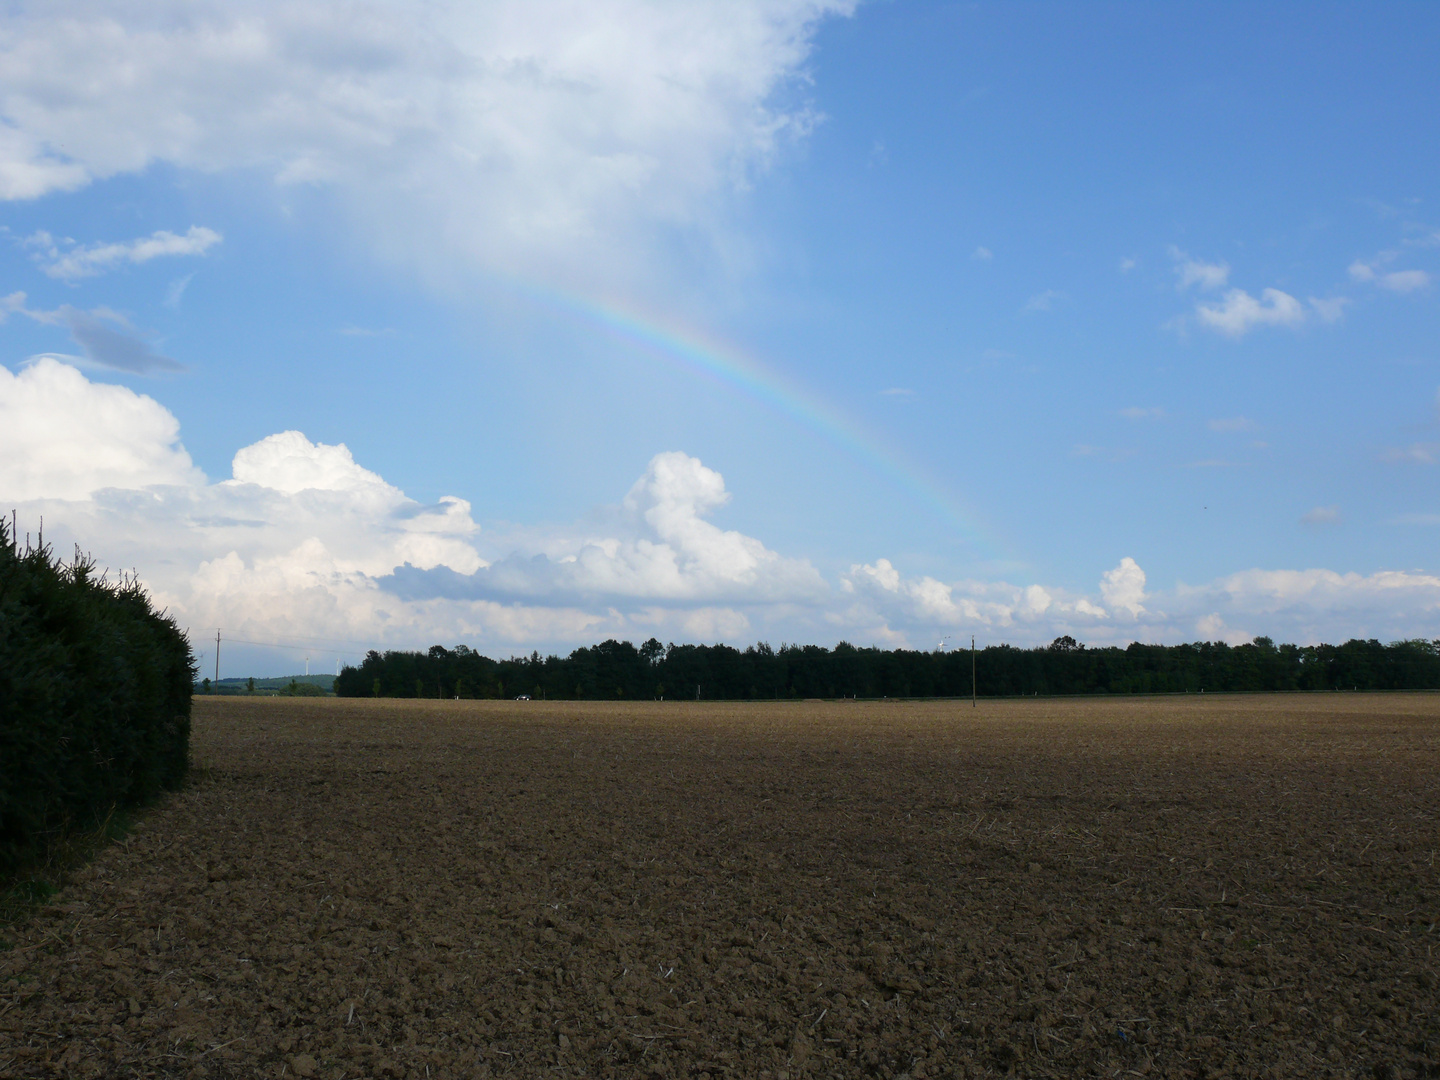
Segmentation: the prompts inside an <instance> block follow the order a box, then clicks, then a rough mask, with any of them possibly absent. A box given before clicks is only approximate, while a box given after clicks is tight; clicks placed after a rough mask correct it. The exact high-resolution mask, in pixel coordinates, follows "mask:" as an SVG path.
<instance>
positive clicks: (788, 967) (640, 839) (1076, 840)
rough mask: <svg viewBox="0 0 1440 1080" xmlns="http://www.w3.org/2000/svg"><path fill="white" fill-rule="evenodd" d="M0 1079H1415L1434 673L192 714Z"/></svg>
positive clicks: (2, 1042)
mask: <svg viewBox="0 0 1440 1080" xmlns="http://www.w3.org/2000/svg"><path fill="white" fill-rule="evenodd" d="M193 748H194V757H195V759H196V761H197V763H198V764H200V765H201V766H204V774H203V775H202V777H201V778H200V779H199V780H198V781H197V783H195V785H194V786H193V787H191V788H190V789H188V790H186V791H185V792H183V793H181V794H179V795H176V796H174V797H171V798H169V799H168V800H167V801H166V802H165V803H164V804H162V805H161V806H159V807H158V808H156V809H155V810H154V811H152V812H151V813H149V814H148V815H147V816H146V817H145V818H144V820H143V822H142V825H141V827H140V828H139V829H138V830H137V831H136V832H135V833H134V834H133V835H132V836H131V838H130V839H129V840H128V841H127V842H125V843H124V844H123V845H117V846H115V847H112V848H110V849H109V850H107V851H105V852H104V853H103V854H102V855H101V856H100V857H99V858H97V859H96V861H95V862H94V863H93V864H92V865H91V866H90V867H89V868H87V869H86V870H84V871H82V872H81V874H80V877H79V880H78V881H76V882H75V883H74V884H73V885H72V886H71V887H69V888H68V889H66V890H65V891H64V892H63V893H62V894H61V895H60V896H59V897H57V898H56V900H55V902H53V903H51V904H50V905H48V906H47V907H46V908H45V909H44V910H43V911H42V912H41V913H40V914H39V915H37V916H36V917H35V918H34V919H33V920H32V921H31V922H30V923H29V924H27V925H23V926H19V927H13V928H11V929H9V930H7V931H5V933H4V935H3V936H4V937H6V938H7V939H8V940H9V943H10V945H11V946H12V947H11V948H10V949H9V950H8V951H4V952H0V1075H6V1076H57V1075H63V1076H82V1077H83V1076H94V1075H106V1076H214V1077H232V1076H235V1077H238V1076H266V1077H277V1076H282V1075H285V1076H302V1077H304V1076H316V1077H325V1078H330V1080H335V1078H339V1077H342V1076H343V1077H384V1076H400V1077H435V1078H439V1077H447V1076H540V1075H545V1076H549V1075H552V1074H559V1075H572V1076H598V1077H630V1076H654V1077H681V1076H688V1077H697V1076H710V1077H721V1076H733V1077H769V1078H770V1080H792V1078H798V1077H802V1076H807V1077H808V1076H881V1077H899V1076H905V1075H908V1076H910V1077H936V1076H993V1075H1015V1076H1101V1075H1103V1076H1107V1077H1110V1076H1135V1075H1139V1076H1167V1077H1183V1076H1195V1077H1199V1076H1235V1077H1259V1076H1266V1077H1270V1076H1275V1077H1279V1076H1295V1077H1319V1076H1365V1077H1411V1076H1440V982H1437V958H1436V957H1435V955H1434V949H1435V947H1436V946H1437V945H1440V934H1437V932H1436V921H1437V908H1440V903H1437V901H1440V868H1437V867H1436V865H1435V848H1436V847H1437V846H1440V828H1437V824H1440V823H1437V817H1440V695H1384V696H1380V695H1377V696H1368V695H1364V694H1346V695H1340V694H1332V695H1326V696H1313V697H1300V696H1277V697H1259V696H1257V697H1220V696H1215V697H1210V696H1208V695H1207V696H1206V697H1204V698H1199V697H1192V698H1178V699H1177V698H1168V699H1130V700H1121V701H1083V702H1079V701H1058V702H1052V701H1044V702H1003V703H983V704H982V705H981V707H980V708H979V709H978V710H972V709H971V708H970V707H969V705H968V703H965V704H960V703H936V704H895V703H859V704H854V703H803V704H775V705H741V704H734V705H697V704H694V703H683V704H682V703H665V704H651V703H644V704H628V703H620V704H606V705H597V704H592V703H565V704H559V703H550V704H545V703H542V702H528V703H525V702H415V701H411V702H397V701H380V702H371V701H336V700H320V701H313V700H286V699H279V700H242V699H220V700H216V699H207V698H200V699H197V701H196V710H195V735H194V744H193Z"/></svg>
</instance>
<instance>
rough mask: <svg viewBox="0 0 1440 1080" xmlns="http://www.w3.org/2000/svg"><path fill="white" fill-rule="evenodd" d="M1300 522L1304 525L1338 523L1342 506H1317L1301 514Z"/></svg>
mask: <svg viewBox="0 0 1440 1080" xmlns="http://www.w3.org/2000/svg"><path fill="white" fill-rule="evenodd" d="M1300 523H1301V524H1302V525H1338V524H1340V508H1339V507H1338V506H1317V507H1315V509H1313V510H1307V511H1306V512H1305V513H1304V514H1302V515H1300Z"/></svg>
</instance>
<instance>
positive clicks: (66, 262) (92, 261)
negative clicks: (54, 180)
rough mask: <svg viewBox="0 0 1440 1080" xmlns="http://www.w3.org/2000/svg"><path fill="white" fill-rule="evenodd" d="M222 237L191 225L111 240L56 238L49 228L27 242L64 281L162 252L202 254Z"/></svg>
mask: <svg viewBox="0 0 1440 1080" xmlns="http://www.w3.org/2000/svg"><path fill="white" fill-rule="evenodd" d="M221 239H222V238H221V236H220V234H219V233H218V232H216V231H215V230H214V229H207V228H204V227H203V226H199V225H192V226H191V227H190V229H189V231H188V232H186V233H185V234H184V235H178V234H176V233H172V232H169V231H167V230H164V229H161V230H160V231H158V232H154V233H151V234H150V235H149V236H142V237H140V238H139V239H138V240H129V241H125V242H123V243H110V244H88V245H81V244H76V243H75V242H74V241H73V240H58V241H57V240H56V239H55V238H54V237H52V236H51V235H50V234H49V233H47V232H38V233H35V234H34V235H33V236H30V237H28V238H27V239H26V240H25V246H26V247H29V248H32V249H34V254H35V258H36V260H37V261H38V262H39V263H40V268H41V269H42V270H44V271H45V273H47V274H49V275H50V276H51V277H53V278H59V279H61V280H62V281H74V280H76V279H78V278H84V277H94V276H95V275H97V274H103V273H104V272H105V271H107V270H111V269H113V268H114V267H116V266H119V265H121V264H123V263H131V264H139V263H146V262H149V261H150V260H151V259H155V258H159V257H160V256H162V255H203V254H205V252H206V251H208V250H209V249H210V248H212V247H214V246H215V245H216V244H218V243H220V241H221Z"/></svg>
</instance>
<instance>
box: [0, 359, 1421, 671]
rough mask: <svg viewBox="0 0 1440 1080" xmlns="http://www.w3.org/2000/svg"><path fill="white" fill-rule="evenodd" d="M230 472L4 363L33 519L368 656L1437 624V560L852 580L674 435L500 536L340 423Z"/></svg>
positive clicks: (212, 614)
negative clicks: (1031, 578) (620, 494)
mask: <svg viewBox="0 0 1440 1080" xmlns="http://www.w3.org/2000/svg"><path fill="white" fill-rule="evenodd" d="M231 473H232V476H231V477H230V478H228V479H224V480H221V481H218V482H212V481H208V480H207V479H206V478H205V477H204V476H203V475H202V474H201V473H200V471H199V470H198V469H196V468H195V466H194V464H193V462H192V461H191V459H190V457H189V455H188V454H187V453H186V451H185V448H184V446H183V444H182V443H181V440H180V431H179V425H178V423H177V422H176V420H175V417H174V416H173V415H171V414H170V412H169V411H168V410H166V409H165V408H164V407H163V406H162V405H160V404H158V403H157V402H155V401H154V400H152V399H151V398H149V397H146V396H143V395H140V394H136V393H134V392H133V391H131V390H129V389H126V388H124V387H118V386H107V385H103V384H100V383H93V382H91V381H89V380H88V379H87V378H86V377H85V376H84V375H83V374H81V373H80V372H79V371H77V370H75V369H74V368H72V367H67V366H65V365H63V364H61V363H59V362H57V361H55V360H49V359H47V360H41V361H38V362H36V363H35V364H33V365H32V366H30V367H28V368H26V369H23V370H21V371H20V372H18V373H13V374H12V373H11V372H9V371H8V370H5V369H0V497H3V498H4V499H6V501H7V502H8V503H9V505H10V506H13V507H15V508H16V509H17V510H18V511H19V516H20V522H21V527H22V530H24V529H27V528H30V527H32V526H33V525H35V524H38V520H39V518H40V517H42V516H43V517H44V519H45V527H46V528H45V531H46V537H47V539H49V540H50V541H51V542H53V543H54V544H55V545H56V548H57V549H58V550H61V551H64V550H68V547H69V544H70V542H72V541H73V542H77V543H79V544H80V545H81V547H82V548H84V549H87V550H91V551H93V552H94V554H95V555H96V557H97V558H98V559H99V561H100V563H101V565H108V566H111V567H116V568H119V567H125V568H130V567H134V568H136V569H138V570H139V572H140V575H141V578H142V580H144V581H145V582H146V584H147V585H148V586H149V587H150V588H151V589H152V591H153V592H154V593H155V596H156V599H157V600H158V601H159V602H160V603H161V604H162V605H163V606H164V607H166V608H168V609H169V610H170V611H171V612H172V613H174V614H175V615H176V617H177V618H178V619H179V621H180V622H181V625H182V626H191V627H196V628H200V627H215V626H220V627H224V628H225V633H226V635H227V638H228V637H234V638H241V639H248V640H251V641H262V642H263V641H280V640H285V641H289V640H293V639H295V638H297V637H300V638H304V639H309V640H318V639H325V640H334V639H342V640H343V641H346V642H349V643H351V644H350V645H348V646H345V648H346V649H349V650H350V652H351V655H352V657H353V655H354V651H355V650H356V649H359V650H362V651H363V648H364V647H366V646H369V645H373V646H375V647H387V646H388V647H405V648H414V647H424V646H427V645H430V644H433V643H435V642H437V641H438V642H446V643H454V642H459V641H464V642H467V643H469V644H471V645H474V646H476V647H480V648H482V649H486V650H488V651H490V652H492V653H500V654H502V655H503V654H504V652H505V651H506V650H507V649H515V650H524V651H526V652H528V651H529V649H530V648H558V649H561V650H565V649H568V648H571V647H573V646H575V645H579V644H585V643H590V642H593V641H596V640H599V639H602V638H603V637H609V636H617V637H626V638H630V639H631V640H643V638H645V637H649V636H650V635H651V634H655V635H656V636H662V637H668V638H671V639H674V638H680V639H689V640H696V639H700V640H728V641H731V642H732V643H739V644H744V643H745V639H748V640H754V639H756V638H760V637H768V638H769V639H770V640H791V641H796V640H799V641H825V640H835V639H836V638H839V637H845V638H848V639H850V640H853V641H863V642H870V641H873V642H877V643H884V644H890V645H917V644H918V645H923V646H925V647H928V646H929V645H930V644H931V643H933V642H934V641H935V640H936V638H937V636H940V635H943V634H946V633H960V632H964V633H970V632H975V633H977V634H978V635H979V636H980V639H981V642H982V643H984V642H987V641H988V642H991V643H993V642H998V641H1009V642H1011V643H1012V644H1018V645H1034V644H1044V643H1046V642H1049V641H1050V640H1052V639H1054V638H1055V637H1058V636H1060V635H1062V634H1070V635H1071V636H1073V637H1076V638H1078V639H1080V640H1082V641H1085V642H1087V643H1091V644H1107V643H1116V644H1125V643H1127V642H1128V641H1130V640H1137V639H1138V640H1143V641H1171V642H1174V641H1182V640H1191V639H1192V638H1193V635H1194V634H1195V633H1196V632H1197V629H1199V628H1201V627H1202V626H1203V627H1205V628H1208V629H1207V630H1206V631H1205V632H1204V634H1203V636H1205V637H1216V636H1219V637H1223V639H1224V640H1232V641H1238V640H1244V639H1245V638H1246V636H1248V635H1249V634H1252V633H1264V634H1269V635H1270V636H1272V637H1275V638H1277V639H1279V640H1299V641H1315V640H1329V641H1338V640H1343V639H1345V638H1347V637H1352V636H1356V635H1361V636H1367V637H1368V636H1376V637H1381V638H1386V639H1389V638H1394V637H1408V636H1426V637H1437V636H1440V577H1436V576H1435V575H1432V574H1427V573H1423V572H1419V571H1381V572H1378V573H1373V574H1370V575H1368V576H1362V575H1358V574H1353V573H1351V574H1343V573H1338V572H1335V571H1330V570H1324V569H1312V570H1301V571H1295V570H1283V569H1281V570H1265V569H1254V570H1248V571H1245V572H1243V573H1238V574H1232V575H1229V576H1227V577H1222V578H1220V579H1218V580H1216V581H1213V582H1210V583H1208V584H1205V585H1200V586H1187V585H1184V584H1179V585H1176V586H1175V587H1174V588H1172V589H1153V588H1151V587H1150V583H1149V581H1148V580H1147V575H1146V573H1145V571H1144V570H1143V569H1141V567H1140V566H1139V565H1138V564H1137V563H1136V562H1135V560H1134V559H1132V558H1128V557H1127V558H1124V559H1121V560H1120V561H1119V564H1118V565H1117V566H1115V567H1114V568H1113V569H1111V570H1108V571H1106V572H1105V573H1104V574H1103V575H1102V576H1101V578H1100V581H1099V583H1098V584H1099V587H1098V590H1097V591H1096V593H1095V594H1093V595H1086V594H1084V593H1075V592H1071V591H1069V590H1067V589H1065V588H1063V587H1058V586H1054V585H1049V584H1043V583H1036V582H1030V583H1026V584H1013V583H1009V582H1005V581H981V580H973V579H966V580H959V581H945V580H941V579H939V578H938V577H935V576H933V575H929V574H921V575H917V576H910V575H907V574H905V573H904V572H902V570H901V568H900V567H899V566H897V565H896V564H895V563H894V562H892V561H891V560H889V559H886V558H877V559H875V560H874V561H872V562H869V563H857V564H855V565H853V566H851V567H850V569H849V570H848V571H847V572H846V573H844V574H841V575H840V576H839V578H838V580H837V581H836V583H835V584H836V586H838V587H835V588H832V587H831V585H830V584H829V583H827V582H826V580H825V579H824V577H822V575H821V574H820V573H819V572H818V571H817V570H816V569H815V568H814V567H813V566H812V565H811V564H810V563H809V562H808V561H806V560H804V559H800V558H794V557H789V556H785V555H782V554H780V553H778V552H775V551H773V550H771V549H769V548H768V547H766V545H765V544H764V543H763V542H762V541H761V540H759V539H756V538H754V537H750V536H747V535H744V534H742V533H740V532H737V531H734V530H726V529H723V528H721V527H720V526H718V525H716V524H715V523H714V522H713V521H712V520H710V519H711V518H712V517H713V516H714V515H715V514H717V513H718V512H719V511H721V510H722V509H723V507H724V506H725V505H726V504H727V503H728V502H729V501H730V499H731V494H730V492H729V490H728V489H727V487H726V485H725V481H724V478H723V477H722V476H721V474H720V473H719V472H717V471H716V470H714V469H711V468H709V467H708V466H706V465H704V464H703V463H701V462H700V461H698V460H696V459H695V458H693V457H690V456H689V455H686V454H683V453H679V452H667V453H662V454H658V455H656V456H655V457H654V458H653V459H652V460H651V462H650V463H649V465H648V466H647V467H646V469H645V471H644V473H643V475H642V476H641V477H640V478H639V479H638V480H637V481H636V482H635V484H634V485H633V486H632V487H631V488H630V490H629V492H628V493H627V494H626V495H625V497H624V499H623V500H621V501H620V502H619V503H618V504H616V505H612V506H610V507H608V508H602V509H600V510H598V511H597V512H596V513H595V515H593V516H592V517H591V518H589V519H586V520H585V521H582V522H578V523H576V524H574V525H571V526H567V527H560V528H555V527H545V528H535V529H530V530H516V531H515V532H513V533H511V534H508V535H498V534H493V533H489V532H486V533H482V532H481V530H480V528H479V526H478V525H477V524H476V520H475V515H474V513H473V511H472V508H471V506H470V504H469V503H468V502H466V501H465V500H464V499H461V498H458V497H456V496H446V497H444V498H442V499H440V500H439V502H437V503H435V504H433V505H423V504H421V503H419V502H417V501H415V500H413V499H411V498H409V497H408V496H407V495H406V494H405V493H404V492H403V491H401V490H400V489H399V488H397V487H395V486H394V485H392V484H390V483H388V482H387V481H386V480H385V479H384V478H383V477H382V476H380V475H379V474H378V473H376V472H374V471H372V470H370V469H368V468H366V467H365V466H364V465H362V464H361V463H359V462H357V461H355V459H354V456H353V455H352V454H351V453H350V451H349V450H348V449H347V448H346V447H345V446H344V445H343V444H337V445H326V444H323V443H315V442H312V441H311V440H309V439H307V438H306V437H305V436H304V435H302V434H300V433H299V432H281V433H279V434H276V435H272V436H269V437H267V438H265V439H261V440H260V441H259V442H257V443H254V444H252V445H250V446H247V447H243V448H242V449H241V450H239V451H238V452H237V453H236V454H235V457H234V461H233V463H232V466H231ZM1332 511H1333V512H1334V514H1335V515H1336V518H1337V519H1338V511H1335V510H1334V508H1324V507H1321V508H1317V509H1316V510H1315V511H1312V512H1311V514H1310V515H1307V517H1308V518H1312V519H1313V520H1314V521H1315V522H1316V523H1324V521H1325V520H1331V519H1330V518H1328V515H1330V514H1331V513H1332ZM1427 520H1428V519H1427ZM1206 620H1209V621H1206ZM356 643H358V644H356Z"/></svg>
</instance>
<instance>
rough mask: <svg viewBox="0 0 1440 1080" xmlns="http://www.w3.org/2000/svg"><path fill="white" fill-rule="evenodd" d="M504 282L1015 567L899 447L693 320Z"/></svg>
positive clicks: (987, 533)
mask: <svg viewBox="0 0 1440 1080" xmlns="http://www.w3.org/2000/svg"><path fill="white" fill-rule="evenodd" d="M510 286H511V288H513V289H515V290H516V291H518V292H520V293H521V294H522V295H523V296H524V297H526V298H527V299H528V300H529V301H531V302H532V303H534V304H536V305H538V306H540V307H543V308H545V309H547V310H550V311H555V312H558V313H560V314H562V315H564V316H566V317H568V318H570V319H571V320H573V321H576V322H579V323H581V324H582V325H586V326H591V327H600V328H601V329H603V330H605V331H607V332H608V333H610V334H612V335H613V336H614V337H616V338H618V339H620V340H621V341H624V342H627V343H629V344H631V345H636V346H639V347H640V348H641V350H642V351H644V352H645V353H646V354H648V355H650V356H651V357H653V358H655V359H657V360H659V361H661V362H663V363H665V364H666V365H667V366H670V367H673V368H677V369H679V370H681V371H683V372H686V373H687V374H690V375H692V376H700V377H702V378H708V379H711V380H714V381H716V382H719V383H720V384H722V385H724V386H726V387H728V388H729V389H730V390H732V391H733V392H735V393H737V394H739V395H740V396H742V397H744V398H748V399H750V400H752V401H755V402H758V403H760V404H761V405H763V406H765V407H766V408H768V409H770V410H772V411H773V412H775V413H777V414H778V415H780V416H782V417H784V418H786V419H787V420H789V421H791V422H793V423H796V424H798V425H799V426H801V427H803V428H806V429H808V430H809V431H811V432H813V433H814V434H816V435H819V436H820V437H821V438H823V439H825V440H826V441H828V442H830V443H832V444H833V445H835V446H836V447H838V448H840V449H841V450H843V451H844V452H845V453H847V454H848V455H850V456H851V457H853V458H855V459H856V460H857V461H859V462H861V463H862V464H863V465H865V466H866V467H867V468H869V469H870V470H872V471H873V472H874V473H876V474H877V475H879V476H880V477H881V478H883V479H884V480H885V481H886V482H888V483H890V484H891V485H893V486H894V487H896V488H898V489H899V490H901V491H904V492H906V493H907V494H908V496H909V497H910V498H911V499H913V500H914V501H915V502H916V503H918V504H919V505H920V506H922V507H924V508H925V509H926V510H928V511H929V512H930V513H932V514H934V515H935V516H936V517H937V518H938V519H939V520H940V521H941V522H942V523H944V524H945V525H946V526H948V527H950V528H952V529H955V530H956V531H957V532H958V533H959V535H960V538H962V539H964V540H966V541H968V542H969V543H970V544H971V545H972V546H973V547H974V548H975V551H976V554H978V555H980V556H982V557H983V558H984V559H986V560H988V561H989V562H991V563H997V564H1003V565H1005V566H1010V567H1014V566H1018V565H1019V562H1018V560H1016V559H1015V558H1014V557H1013V556H1006V555H1002V554H1001V552H1002V551H1003V550H1004V549H1005V548H1007V547H1008V545H1002V544H1001V543H999V542H998V540H997V538H996V537H995V536H994V535H993V533H992V532H991V531H990V530H989V529H987V528H984V527H982V526H981V525H980V524H979V522H978V521H977V520H976V515H975V514H974V513H973V512H971V511H969V510H968V509H967V508H966V507H964V506H963V505H962V504H961V503H960V502H959V500H958V499H956V498H955V496H954V495H952V494H951V493H950V492H948V491H947V490H946V489H945V488H944V487H943V486H942V485H941V484H940V483H938V482H937V481H935V480H934V479H933V478H931V477H930V476H928V475H927V474H926V472H925V470H924V469H922V468H921V467H920V466H918V465H917V464H916V463H914V462H913V461H910V460H908V459H907V458H906V457H905V456H904V455H902V454H901V453H900V452H899V451H897V450H895V449H893V448H891V447H888V446H886V445H885V444H884V443H883V442H882V441H881V440H880V439H879V438H878V437H877V436H875V435H874V434H872V433H870V432H867V431H865V430H864V429H863V428H862V427H861V426H860V425H859V424H858V423H857V422H856V421H854V420H853V419H851V418H849V417H847V416H846V415H845V414H844V413H842V412H841V411H840V410H839V409H838V408H837V407H835V406H834V405H832V404H830V403H828V402H825V401H823V400H821V399H820V398H819V397H818V396H816V395H815V394H814V393H813V392H811V391H809V390H807V389H806V388H804V387H802V386H801V385H800V384H799V383H797V382H795V381H794V380H793V379H790V378H787V377H786V376H784V375H783V374H781V373H779V372H777V371H774V370H773V369H771V368H768V367H766V366H765V365H764V364H762V363H761V362H760V361H759V360H758V359H757V358H755V357H754V356H751V355H748V354H746V353H745V352H742V351H741V350H740V349H739V348H737V347H736V346H734V345H732V344H729V343H727V342H722V341H720V340H718V339H716V338H714V337H711V336H709V335H707V334H705V333H704V332H703V331H700V330H697V329H695V328H693V327H688V326H681V325H680V324H679V323H677V322H674V321H665V320H662V319H661V318H658V317H653V316H642V315H641V314H639V313H638V312H636V311H634V310H633V309H628V308H626V307H623V306H621V305H620V304H618V303H614V302H607V303H601V302H599V301H596V300H592V299H588V298H586V297H583V296H578V295H575V294H571V293H565V292H561V291H558V290H555V289H551V288H541V287H539V286H535V285H533V284H522V283H519V282H516V281H514V280H513V279H512V281H511V282H510Z"/></svg>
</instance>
